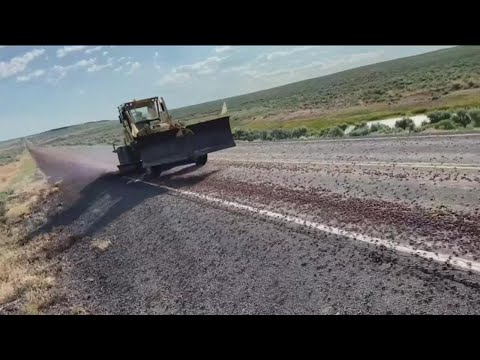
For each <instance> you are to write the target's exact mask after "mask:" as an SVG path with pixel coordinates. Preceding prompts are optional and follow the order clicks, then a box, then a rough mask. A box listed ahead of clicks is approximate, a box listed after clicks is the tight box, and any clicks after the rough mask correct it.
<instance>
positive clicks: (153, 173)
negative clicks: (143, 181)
mask: <svg viewBox="0 0 480 360" xmlns="http://www.w3.org/2000/svg"><path fill="white" fill-rule="evenodd" d="M146 170H147V176H148V177H149V178H152V179H154V178H158V177H160V174H161V173H162V168H161V167H160V166H150V167H148V168H147V169H146Z"/></svg>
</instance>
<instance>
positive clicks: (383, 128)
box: [370, 123, 392, 134]
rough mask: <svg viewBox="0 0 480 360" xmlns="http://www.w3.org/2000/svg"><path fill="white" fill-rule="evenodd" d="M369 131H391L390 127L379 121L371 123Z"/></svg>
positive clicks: (386, 132)
mask: <svg viewBox="0 0 480 360" xmlns="http://www.w3.org/2000/svg"><path fill="white" fill-rule="evenodd" d="M370 132H371V133H373V132H379V133H385V134H389V133H391V132H392V128H391V127H390V126H388V125H385V124H380V123H374V124H372V126H371V127H370Z"/></svg>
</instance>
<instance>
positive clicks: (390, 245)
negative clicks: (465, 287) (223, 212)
mask: <svg viewBox="0 0 480 360" xmlns="http://www.w3.org/2000/svg"><path fill="white" fill-rule="evenodd" d="M125 178H126V179H129V180H131V182H141V183H144V184H148V185H151V186H155V187H158V188H162V189H165V190H168V191H171V192H175V193H177V194H181V195H186V196H188V197H194V198H197V199H201V200H204V201H207V202H210V203H214V204H219V205H223V206H227V207H230V208H234V209H238V210H243V211H248V212H251V213H254V214H259V215H262V216H266V217H270V218H273V219H277V220H282V221H285V222H289V223H294V224H297V225H301V226H304V227H308V228H313V229H317V230H320V231H323V232H326V233H328V234H334V235H340V236H344V237H346V238H349V239H353V240H357V241H362V242H365V243H368V244H373V245H376V246H385V247H386V248H387V249H390V250H394V251H397V252H399V253H402V254H407V255H417V256H419V257H422V258H425V259H431V260H433V261H436V262H438V263H442V264H450V265H451V266H452V267H456V268H458V269H461V270H466V271H472V272H476V273H480V263H479V262H475V261H470V260H468V259H463V258H460V257H456V256H450V255H444V254H436V253H433V252H430V251H423V250H415V249H413V248H411V247H409V246H405V245H399V244H396V243H394V242H393V241H388V240H384V239H380V238H374V237H371V236H368V235H363V234H360V233H356V232H351V231H346V230H342V229H339V228H336V227H332V226H328V225H324V224H319V223H316V222H312V221H308V220H304V219H301V218H298V217H295V216H290V215H284V214H280V213H277V212H273V211H269V210H261V209H257V208H255V207H253V206H249V205H244V204H240V203H237V202H234V201H227V200H222V199H218V198H215V197H212V196H209V195H202V194H199V193H196V192H192V191H187V190H179V189H174V188H171V187H169V186H165V185H159V184H155V183H152V182H148V181H144V180H140V179H135V178H131V177H127V176H125Z"/></svg>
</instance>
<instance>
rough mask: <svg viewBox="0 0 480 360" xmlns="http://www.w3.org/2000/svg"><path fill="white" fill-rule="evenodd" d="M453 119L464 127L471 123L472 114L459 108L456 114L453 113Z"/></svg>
mask: <svg viewBox="0 0 480 360" xmlns="http://www.w3.org/2000/svg"><path fill="white" fill-rule="evenodd" d="M452 120H453V121H454V122H456V123H457V124H460V125H462V126H463V127H467V125H468V124H470V121H471V120H470V116H469V115H468V114H467V112H466V111H465V110H459V111H457V113H456V114H453V115H452Z"/></svg>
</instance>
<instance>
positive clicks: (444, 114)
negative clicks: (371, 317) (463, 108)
mask: <svg viewBox="0 0 480 360" xmlns="http://www.w3.org/2000/svg"><path fill="white" fill-rule="evenodd" d="M427 116H428V118H429V119H430V122H431V123H432V124H435V123H438V122H440V121H442V120H447V119H450V117H451V116H452V114H451V113H450V112H449V111H435V112H432V113H430V114H428V115H427Z"/></svg>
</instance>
